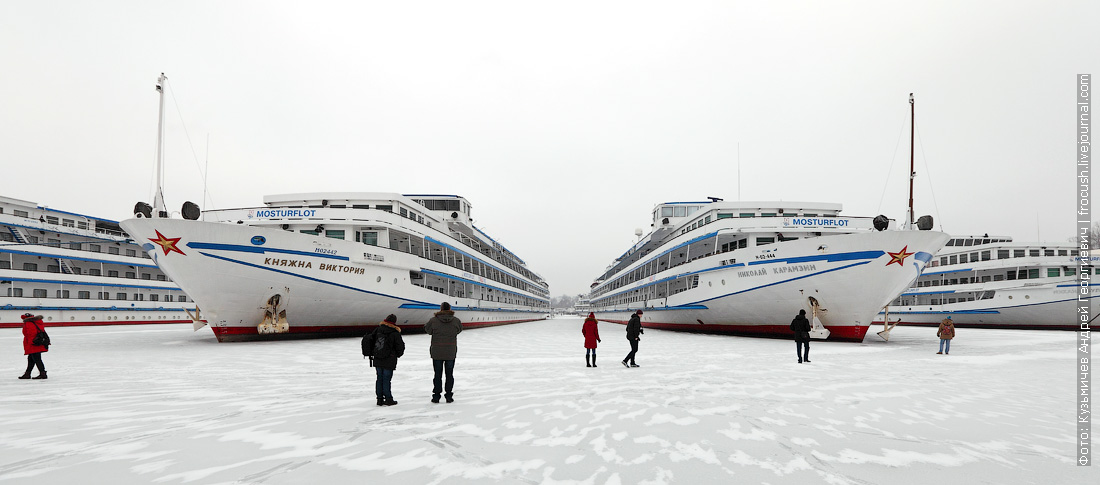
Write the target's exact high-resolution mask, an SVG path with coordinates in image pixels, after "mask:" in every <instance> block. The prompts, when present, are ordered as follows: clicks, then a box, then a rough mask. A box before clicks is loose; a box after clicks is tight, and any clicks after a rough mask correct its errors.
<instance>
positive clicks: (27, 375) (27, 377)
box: [19, 372, 31, 379]
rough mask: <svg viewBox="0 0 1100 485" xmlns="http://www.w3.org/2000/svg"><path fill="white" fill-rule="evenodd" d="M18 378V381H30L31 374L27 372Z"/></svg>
mask: <svg viewBox="0 0 1100 485" xmlns="http://www.w3.org/2000/svg"><path fill="white" fill-rule="evenodd" d="M19 378H20V379H30V378H31V373H30V372H28V373H26V374H23V375H21V376H19Z"/></svg>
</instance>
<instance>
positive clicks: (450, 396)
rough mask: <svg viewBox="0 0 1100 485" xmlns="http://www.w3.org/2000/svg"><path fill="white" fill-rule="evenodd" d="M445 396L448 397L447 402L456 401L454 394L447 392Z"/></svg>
mask: <svg viewBox="0 0 1100 485" xmlns="http://www.w3.org/2000/svg"><path fill="white" fill-rule="evenodd" d="M443 397H445V398H447V402H455V398H454V394H447V395H444V396H443Z"/></svg>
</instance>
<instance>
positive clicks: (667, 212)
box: [661, 207, 675, 217]
mask: <svg viewBox="0 0 1100 485" xmlns="http://www.w3.org/2000/svg"><path fill="white" fill-rule="evenodd" d="M661 217H675V216H673V215H672V208H671V207H662V208H661Z"/></svg>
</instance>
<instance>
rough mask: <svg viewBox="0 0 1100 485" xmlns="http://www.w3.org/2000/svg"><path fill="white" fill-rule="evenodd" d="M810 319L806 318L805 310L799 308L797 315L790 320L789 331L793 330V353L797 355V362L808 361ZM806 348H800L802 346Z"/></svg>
mask: <svg viewBox="0 0 1100 485" xmlns="http://www.w3.org/2000/svg"><path fill="white" fill-rule="evenodd" d="M810 329H811V327H810V321H809V320H807V319H806V310H799V311H798V316H797V317H794V320H791V331H792V332H794V353H795V355H797V356H798V363H799V364H801V363H802V362H803V361H805V362H809V361H810ZM803 345H805V346H806V350H805V351H803V350H802V346H803Z"/></svg>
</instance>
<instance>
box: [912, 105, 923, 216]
mask: <svg viewBox="0 0 1100 485" xmlns="http://www.w3.org/2000/svg"><path fill="white" fill-rule="evenodd" d="M916 122H917V104H916V102H914V101H913V93H909V228H910V229H911V228H912V227H913V178H914V177H916V176H917V172H916V170H914V169H913V138H914V136H913V134H914V133H915V132H916V127H917V124H916ZM922 153H923V152H922Z"/></svg>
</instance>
